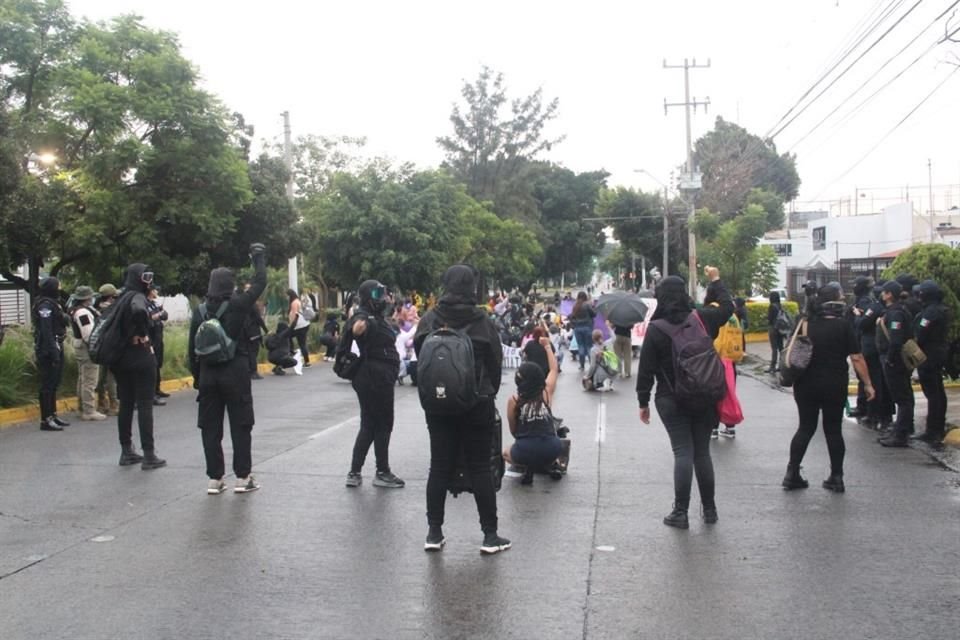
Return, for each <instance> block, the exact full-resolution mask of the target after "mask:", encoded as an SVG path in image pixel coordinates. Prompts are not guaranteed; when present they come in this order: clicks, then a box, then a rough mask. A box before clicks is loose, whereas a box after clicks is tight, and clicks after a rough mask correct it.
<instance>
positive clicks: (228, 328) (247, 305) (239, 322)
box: [187, 253, 267, 378]
mask: <svg viewBox="0 0 960 640" xmlns="http://www.w3.org/2000/svg"><path fill="white" fill-rule="evenodd" d="M253 268H254V273H253V280H252V281H251V283H250V288H249V289H247V290H246V291H244V292H243V293H236V280H235V278H234V275H233V271H231V270H230V269H226V268H223V267H220V268H217V269H214V270H213V271H211V272H210V282H209V284H208V286H207V297H206V300H204V304H205V305H206V310H207V314H208V315H209V316H213V315H214V314H216V312H217V310H218V309H219V308H220V305H221V304H222V303H224V302H226V303H227V308H226V310H225V311H224V312H223V316H221V318H220V324H222V325H223V330H224V331H225V332H226V334H227V335H228V336H230V338H231V339H232V340H233V341H234V342H236V344H237V351H236V354H235V355H234V357H235V358H239V357H243V358H246V357H247V353H248V349H249V348H250V341H249V340H245V339H244V338H245V336H246V334H245V332H244V325H245V324H246V323H247V321H248V319H249V317H250V313H251V311H252V310H253V307H254V305H255V304H256V303H257V298H259V297H260V296H261V295H262V294H263V291H264V289H266V288H267V265H266V258H265V257H264V255H263V254H262V253H255V254H253ZM203 320H204V318H203V316H202V314H201V313H200V307H197V308H196V309H195V310H194V311H193V316H192V318H191V319H190V332H189V333H188V338H187V357H188V358H189V361H190V371H191V372H192V373H193V377H194V378H196V377H197V375H198V374H199V372H200V361H199V360H197V357H196V354H194V352H193V341H194V338H195V336H196V335H197V328H198V327H199V326H200V323H201V322H203Z"/></svg>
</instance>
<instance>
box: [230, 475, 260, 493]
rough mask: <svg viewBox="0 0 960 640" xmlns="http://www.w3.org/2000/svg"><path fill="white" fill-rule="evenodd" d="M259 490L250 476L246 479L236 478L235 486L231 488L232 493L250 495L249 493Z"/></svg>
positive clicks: (257, 484)
mask: <svg viewBox="0 0 960 640" xmlns="http://www.w3.org/2000/svg"><path fill="white" fill-rule="evenodd" d="M259 488H260V485H259V483H257V481H256V480H255V479H254V477H253V476H252V475H251V476H248V477H246V478H237V484H236V485H235V486H234V487H233V492H234V493H250V492H251V491H256V490H257V489H259Z"/></svg>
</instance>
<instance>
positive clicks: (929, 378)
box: [917, 360, 947, 439]
mask: <svg viewBox="0 0 960 640" xmlns="http://www.w3.org/2000/svg"><path fill="white" fill-rule="evenodd" d="M917 375H918V376H919V377H920V388H921V389H923V395H924V396H926V397H927V433H929V434H930V435H933V436H937V437H938V438H940V439H942V438H943V435H944V432H945V430H946V425H947V393H946V391H944V389H943V365H941V364H937V363H933V364H931V363H930V361H929V360H928V361H927V362H925V363H923V364H922V365H921V366H920V367H919V368H918V369H917Z"/></svg>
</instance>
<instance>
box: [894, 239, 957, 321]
mask: <svg viewBox="0 0 960 640" xmlns="http://www.w3.org/2000/svg"><path fill="white" fill-rule="evenodd" d="M903 273H909V274H910V275H912V276H913V277H915V278H916V279H917V280H921V281H922V280H933V281H934V282H936V283H937V284H938V285H940V288H941V289H942V290H943V302H944V304H945V305H947V307H949V308H950V313H951V324H950V339H951V340H957V339H960V249H951V248H950V247H948V246H946V245H942V244H917V245H913V246H912V247H910V248H909V249H907V250H906V251H904V252H903V253H901V254H900V255H899V256H897V259H896V260H894V261H893V264H891V265H890V266H889V267H888V268H887V270H886V271H884V272H883V277H884V278H886V279H887V280H892V279H894V278H896V277H897V276H898V275H900V274H903Z"/></svg>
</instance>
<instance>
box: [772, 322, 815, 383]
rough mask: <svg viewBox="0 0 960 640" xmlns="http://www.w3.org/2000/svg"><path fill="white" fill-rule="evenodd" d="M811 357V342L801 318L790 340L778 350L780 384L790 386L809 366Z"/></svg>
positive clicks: (805, 324)
mask: <svg viewBox="0 0 960 640" xmlns="http://www.w3.org/2000/svg"><path fill="white" fill-rule="evenodd" d="M811 358H813V343H812V342H811V341H810V336H808V335H807V321H806V320H801V321H800V322H798V323H797V328H796V329H794V330H793V335H792V336H790V342H788V343H787V346H786V348H785V349H784V350H783V351H781V352H780V376H779V382H780V386H782V387H792V386H793V383H794V382H796V381H797V380H799V379H800V376H802V375H803V373H804V371H806V370H807V367H808V366H810V360H811Z"/></svg>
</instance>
